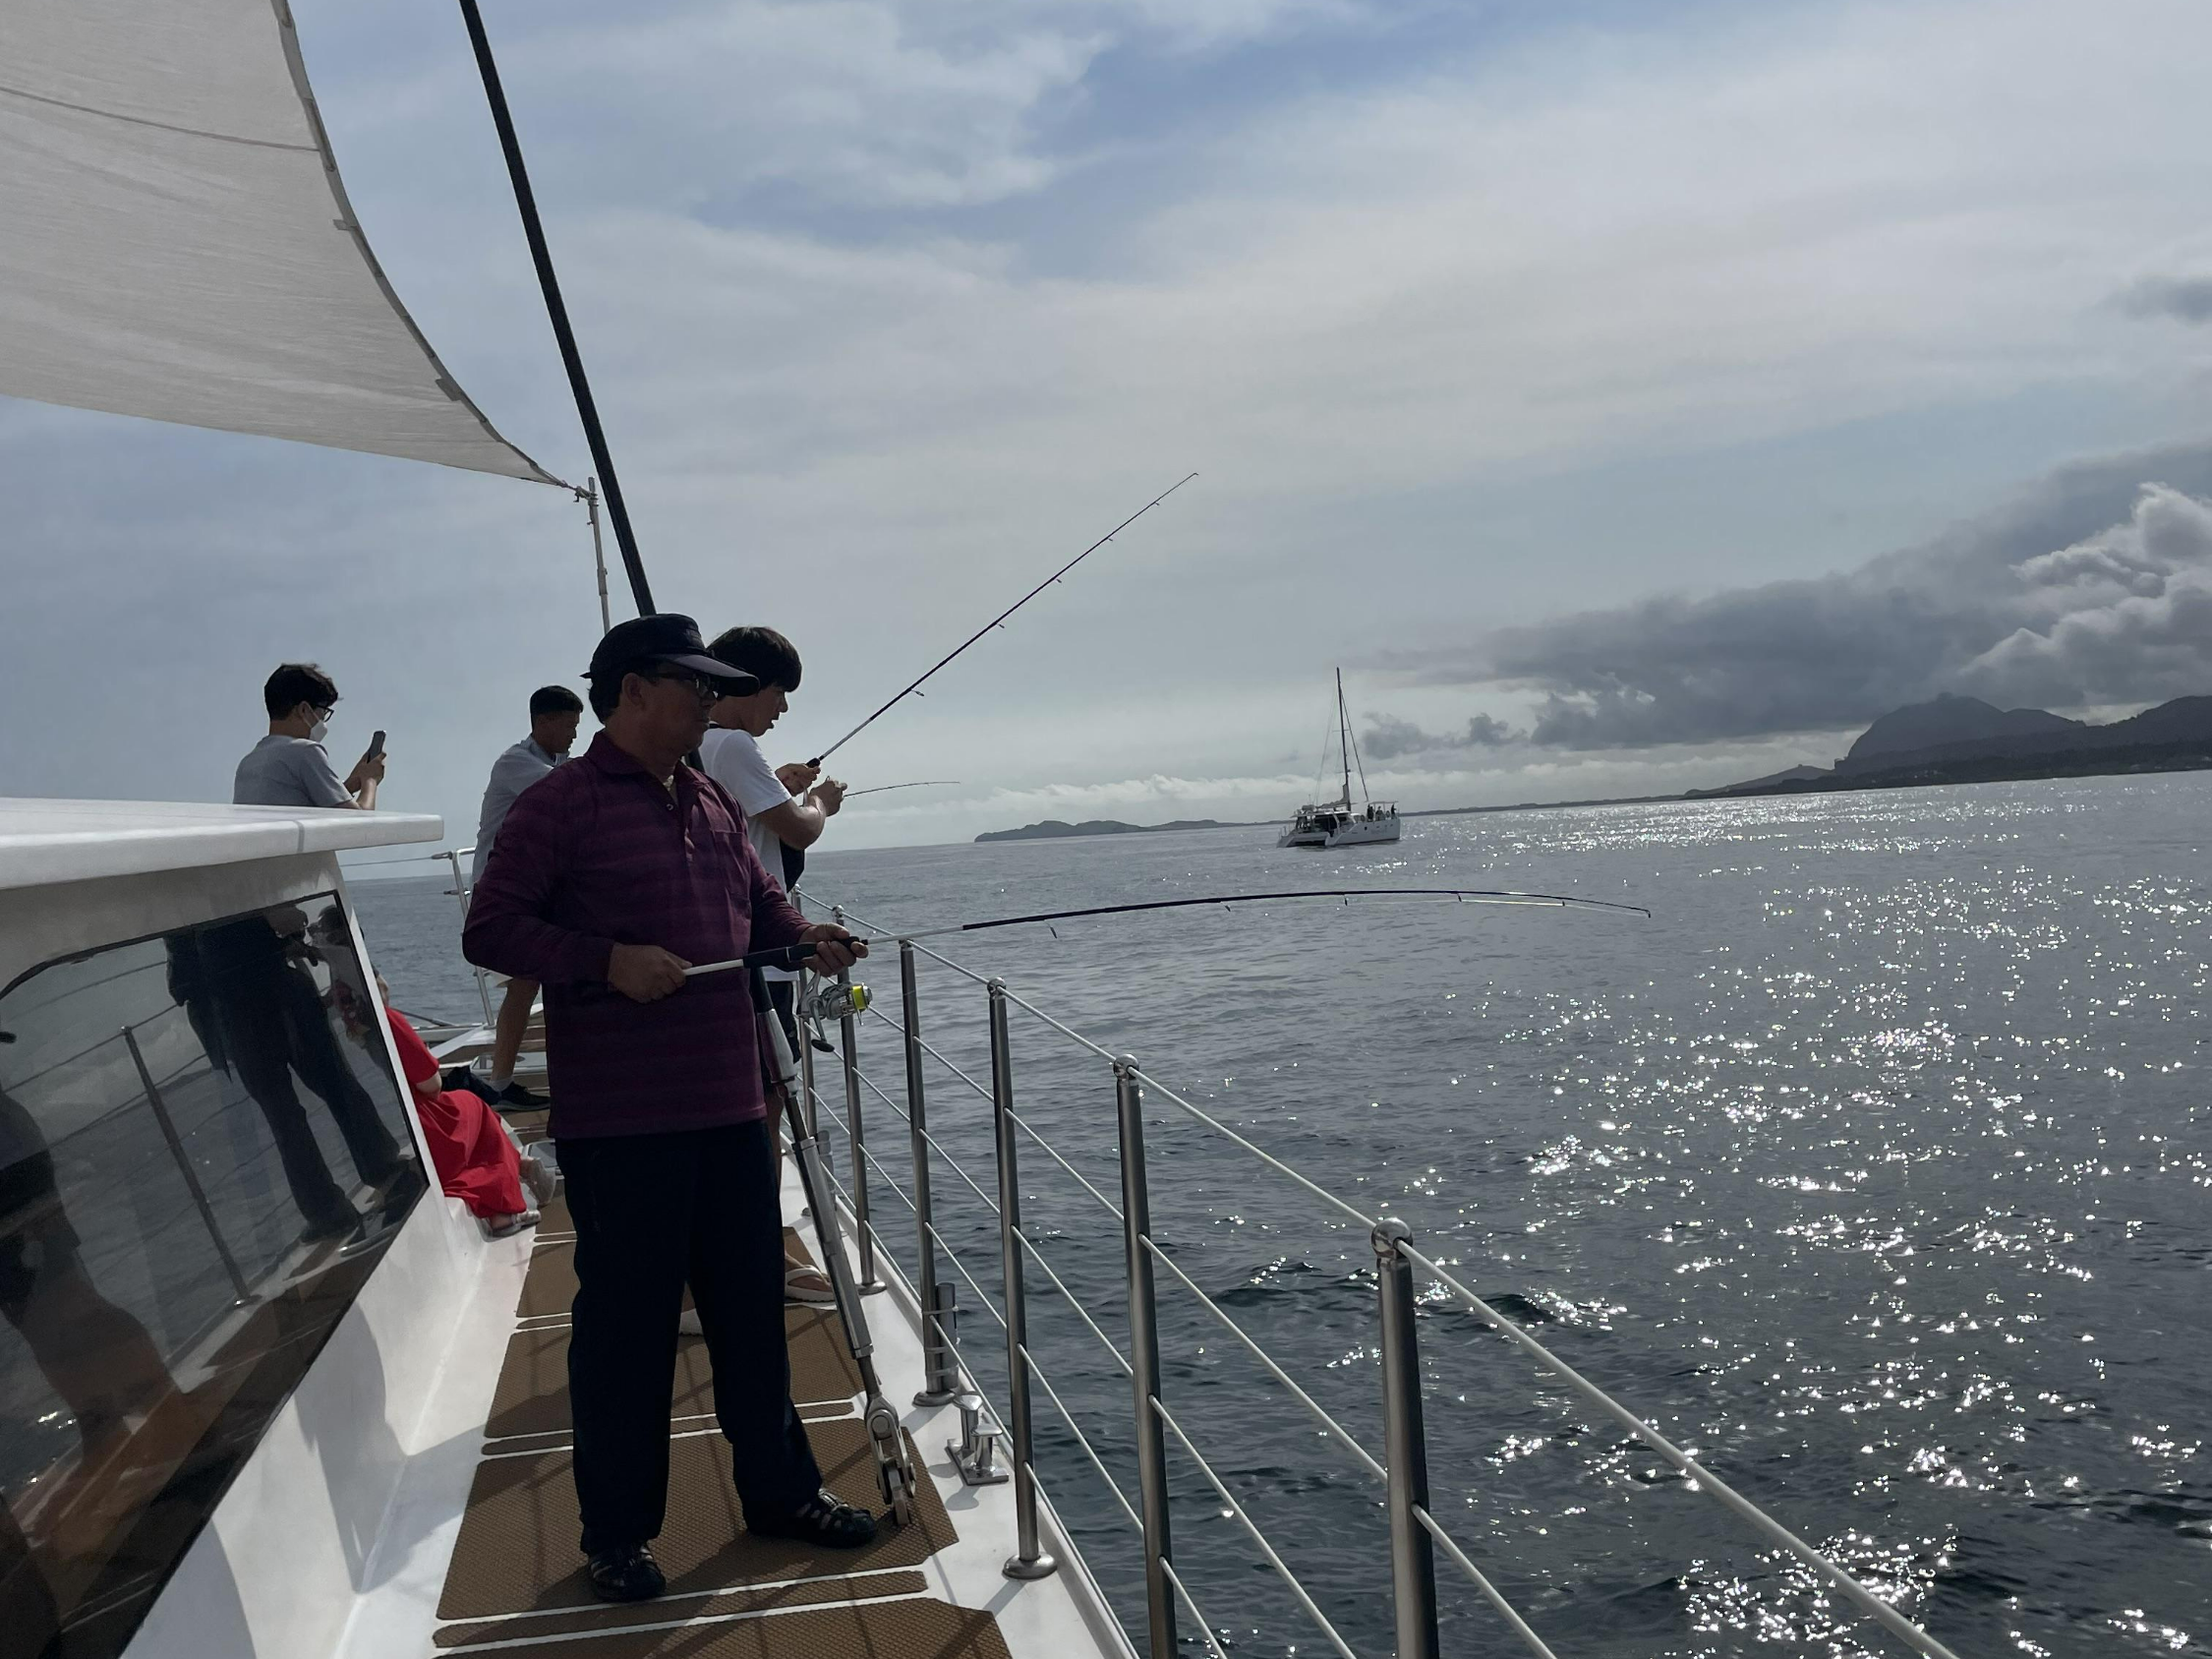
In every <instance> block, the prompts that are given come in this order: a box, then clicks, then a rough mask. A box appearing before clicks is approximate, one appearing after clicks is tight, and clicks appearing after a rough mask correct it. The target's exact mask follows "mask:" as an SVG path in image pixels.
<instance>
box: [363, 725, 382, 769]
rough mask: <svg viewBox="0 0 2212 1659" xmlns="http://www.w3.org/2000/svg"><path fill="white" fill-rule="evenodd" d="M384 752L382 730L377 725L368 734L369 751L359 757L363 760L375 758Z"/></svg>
mask: <svg viewBox="0 0 2212 1659" xmlns="http://www.w3.org/2000/svg"><path fill="white" fill-rule="evenodd" d="M383 752H384V730H383V728H382V727H380V726H379V727H378V728H377V730H376V731H374V732H372V733H371V734H370V735H369V752H368V753H367V754H364V755H363V756H362V757H361V758H362V760H363V761H364V762H367V761H371V760H375V759H376V758H378V756H379V755H381V754H382V753H383Z"/></svg>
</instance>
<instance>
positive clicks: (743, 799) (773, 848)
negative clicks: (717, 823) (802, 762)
mask: <svg viewBox="0 0 2212 1659" xmlns="http://www.w3.org/2000/svg"><path fill="white" fill-rule="evenodd" d="M699 760H700V763H701V764H702V765H703V766H704V767H705V768H706V773H707V776H708V777H710V778H712V779H714V781H715V782H716V783H718V784H720V785H722V787H723V788H724V789H726V790H728V792H729V793H730V795H731V796H732V797H734V798H735V800H736V801H737V804H738V805H739V806H740V807H742V808H743V809H744V813H745V830H746V833H747V834H748V836H750V838H751V840H752V844H753V851H754V852H756V853H758V854H759V855H760V862H761V867H762V868H763V869H765V870H767V871H768V879H769V880H771V881H773V882H775V883H776V885H777V887H778V888H779V889H781V888H782V887H783V885H784V844H783V842H781V841H779V840H778V839H777V838H776V832H775V831H774V830H773V829H771V828H770V827H769V826H768V825H767V824H766V823H764V822H762V820H761V814H762V813H764V812H773V811H774V810H775V809H776V808H777V807H779V806H782V805H783V804H785V803H786V801H788V800H792V799H793V797H792V795H791V792H790V791H789V790H787V789H786V788H785V787H784V781H783V780H782V779H781V778H779V777H777V776H776V769H775V768H774V767H773V766H771V765H769V764H768V756H766V755H765V754H763V753H761V752H760V743H759V741H757V740H756V739H755V738H754V737H753V735H752V734H751V733H750V732H732V731H726V730H724V729H723V728H722V727H719V726H718V727H716V728H715V729H714V730H713V731H711V732H709V733H708V734H707V735H706V736H705V737H704V738H702V739H700V740H699Z"/></svg>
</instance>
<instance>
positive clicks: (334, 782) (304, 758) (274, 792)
mask: <svg viewBox="0 0 2212 1659" xmlns="http://www.w3.org/2000/svg"><path fill="white" fill-rule="evenodd" d="M230 799H231V800H232V801H233V802H235V803H236V804H238V805H240V806H351V805H352V804H353V797H352V796H350V795H348V794H346V786H345V785H344V784H343V783H341V782H340V781H339V779H338V774H337V772H336V771H335V770H333V769H332V767H331V765H330V755H329V751H328V750H326V749H324V748H323V746H322V745H321V744H320V743H319V742H317V741H315V740H314V739H313V738H285V737H280V736H278V735H277V734H276V733H274V732H271V733H270V734H269V735H268V736H267V737H265V738H263V739H262V741H260V742H258V743H256V744H255V745H254V746H253V747H252V748H250V749H248V750H247V751H246V758H245V759H244V760H241V761H240V762H239V763H238V776H237V777H236V778H235V779H233V780H232V782H231V786H230Z"/></svg>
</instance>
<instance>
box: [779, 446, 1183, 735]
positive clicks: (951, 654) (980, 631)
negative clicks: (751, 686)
mask: <svg viewBox="0 0 2212 1659" xmlns="http://www.w3.org/2000/svg"><path fill="white" fill-rule="evenodd" d="M1197 476H1198V475H1197V474H1196V473H1194V472H1192V473H1186V474H1185V475H1184V476H1183V477H1181V478H1179V479H1177V480H1176V481H1175V482H1174V483H1173V484H1171V485H1170V486H1169V487H1168V488H1167V489H1165V490H1162V491H1161V492H1160V493H1159V494H1158V495H1156V496H1154V497H1153V498H1152V499H1151V500H1150V501H1148V502H1146V503H1145V504H1143V505H1142V506H1140V507H1138V508H1137V509H1136V510H1135V512H1133V513H1131V514H1130V515H1129V516H1128V517H1127V518H1125V519H1123V520H1122V521H1121V522H1120V523H1119V524H1117V525H1115V526H1114V527H1113V528H1112V529H1111V530H1109V531H1107V532H1106V533H1105V534H1104V535H1103V536H1101V537H1099V538H1098V540H1096V541H1095V542H1092V543H1091V544H1090V546H1088V547H1086V548H1084V549H1083V550H1082V552H1080V553H1078V554H1077V555H1076V557H1075V558H1073V559H1071V560H1069V561H1068V563H1065V564H1063V565H1061V566H1060V568H1059V569H1057V570H1055V571H1053V573H1052V574H1051V575H1049V576H1047V577H1045V579H1044V580H1043V581H1041V582H1039V583H1038V584H1037V585H1036V586H1035V587H1033V588H1031V589H1030V590H1029V591H1028V592H1027V593H1025V594H1023V595H1022V596H1021V597H1020V598H1019V599H1017V600H1016V601H1015V602H1014V603H1013V604H1012V605H1009V606H1008V607H1007V608H1006V609H1005V610H1003V611H1001V612H1000V613H999V614H998V615H997V616H995V617H993V618H992V619H991V620H990V621H989V622H985V623H984V624H983V625H982V626H981V627H979V628H977V629H976V630H975V631H974V632H973V633H971V634H969V635H968V636H967V637H966V638H965V639H963V640H961V641H960V643H959V644H958V645H956V646H954V647H953V649H952V650H950V651H948V652H946V653H945V655H944V656H942V657H940V658H939V659H938V660H937V661H936V662H935V663H933V664H931V665H930V668H929V670H928V672H927V673H925V674H923V675H922V676H921V678H920V679H918V680H916V681H913V683H912V684H910V685H908V686H907V687H906V688H905V689H904V690H902V691H901V692H900V693H899V695H897V696H896V697H894V698H892V699H891V701H889V702H888V703H885V704H884V705H883V707H881V708H879V709H877V710H876V712H875V713H874V714H871V715H869V716H868V718H867V719H865V720H863V721H862V722H860V724H859V725H857V726H855V727H854V728H853V729H852V730H851V731H849V732H847V733H846V734H845V735H844V737H842V738H840V739H839V740H838V741H836V742H834V743H832V744H831V745H830V746H829V747H828V748H826V749H824V750H823V751H822V752H821V753H820V754H818V755H816V756H815V757H814V758H813V759H812V760H809V761H808V762H807V764H808V765H809V766H819V765H821V764H822V762H823V761H825V760H827V759H829V758H830V756H831V755H833V754H835V753H837V752H838V750H839V749H841V748H843V747H844V745H845V744H846V743H849V742H850V741H852V740H853V739H855V738H857V737H858V736H860V734H861V733H863V732H865V731H866V730H867V729H868V728H869V727H871V726H873V725H874V724H875V723H876V722H877V721H878V720H880V719H882V718H883V717H884V716H885V715H887V714H889V713H890V712H891V711H892V710H893V709H895V708H897V707H898V706H899V705H900V704H901V703H902V702H904V701H905V700H906V699H907V698H908V697H912V696H919V695H920V694H921V686H922V681H926V680H928V679H929V677H930V675H933V674H935V673H936V672H937V671H938V670H939V669H941V668H943V667H945V665H946V664H948V663H950V662H951V661H952V660H953V659H954V658H955V657H957V656H959V655H960V653H961V652H962V651H964V650H966V649H967V648H968V647H969V646H970V645H973V644H974V643H975V642H976V641H977V640H978V639H981V638H982V637H983V636H984V635H985V634H987V633H989V632H990V631H991V630H992V629H993V628H995V627H997V626H999V625H1000V624H1001V623H1002V622H1005V621H1006V620H1007V618H1009V617H1011V616H1013V615H1014V613H1015V612H1017V611H1019V610H1020V609H1021V607H1022V606H1024V605H1026V604H1028V603H1029V601H1030V600H1032V599H1034V598H1036V597H1037V595H1038V594H1040V593H1042V592H1044V590H1045V589H1046V588H1048V587H1050V586H1052V584H1053V583H1054V582H1057V581H1058V580H1060V578H1061V577H1062V576H1065V575H1066V574H1067V573H1068V572H1069V571H1071V570H1073V569H1074V568H1075V567H1076V566H1077V565H1078V564H1080V563H1082V562H1083V561H1084V560H1086V559H1088V558H1089V557H1090V556H1091V555H1092V554H1094V553H1096V552H1097V551H1098V550H1099V549H1100V548H1102V547H1104V546H1105V545H1106V544H1107V543H1108V542H1110V541H1112V540H1113V539H1114V538H1115V537H1116V536H1118V535H1120V534H1121V533H1122V532H1123V531H1124V530H1126V529H1128V528H1129V527H1130V526H1131V525H1132V524H1135V522H1136V521H1137V520H1138V519H1139V518H1142V517H1143V516H1144V515H1145V514H1146V513H1148V512H1150V511H1151V510H1152V509H1153V508H1154V507H1156V506H1158V505H1159V504H1161V503H1162V502H1164V501H1166V500H1167V499H1168V497H1170V496H1172V495H1174V494H1175V493H1176V491H1178V490H1180V489H1182V488H1183V486H1184V485H1186V484H1188V483H1190V482H1191V480H1192V479H1193V478H1195V477H1197Z"/></svg>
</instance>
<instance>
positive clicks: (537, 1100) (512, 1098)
mask: <svg viewBox="0 0 2212 1659" xmlns="http://www.w3.org/2000/svg"><path fill="white" fill-rule="evenodd" d="M491 1099H492V1103H493V1104H494V1105H495V1106H498V1107H501V1108H503V1109H505V1110H508V1111H518V1112H524V1111H527V1112H536V1111H544V1110H545V1109H546V1107H547V1106H549V1105H551V1104H552V1103H553V1102H552V1101H550V1100H548V1099H547V1098H546V1096H543V1095H541V1094H539V1093H538V1092H537V1091H536V1090H535V1089H525V1088H523V1087H522V1085H521V1084H519V1083H510V1084H508V1085H507V1086H506V1087H505V1088H504V1089H502V1090H500V1091H499V1092H498V1093H497V1094H496V1095H494V1096H491Z"/></svg>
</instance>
